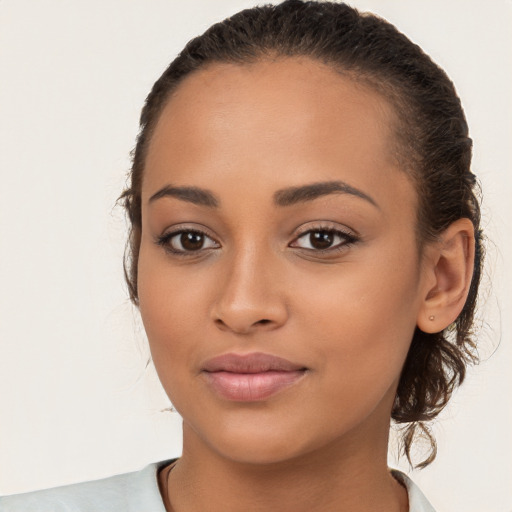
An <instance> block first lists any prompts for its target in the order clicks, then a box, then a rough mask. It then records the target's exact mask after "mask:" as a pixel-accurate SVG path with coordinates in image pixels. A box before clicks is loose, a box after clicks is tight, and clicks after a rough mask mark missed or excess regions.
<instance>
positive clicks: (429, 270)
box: [417, 219, 475, 333]
mask: <svg viewBox="0 0 512 512" xmlns="http://www.w3.org/2000/svg"><path fill="white" fill-rule="evenodd" d="M426 250H427V253H426V254H425V256H426V261H425V265H426V268H425V269H424V271H425V276H427V278H426V279H425V291H424V298H423V302H422V304H421V307H420V311H419V312H418V319H417V326H418V327H419V328H420V329H421V330H422V331H423V332H426V333H434V332H440V331H442V330H443V329H445V328H446V327H448V326H449V325H450V324H452V323H453V322H454V321H455V320H456V319H457V317H458V316H459V314H460V312H461V311H462V308H463V307H464V304H465V302H466V298H467V296H468V293H469V287H470V285H471V278H472V276H473V265H474V261H475V230H474V227H473V223H472V222H471V221H470V220H469V219H458V220H457V221H455V222H454V223H452V224H450V226H449V227H448V228H447V229H446V230H445V231H443V233H442V234H441V236H440V239H439V241H437V242H435V243H433V244H431V245H430V246H429V247H428V248H427V249H426Z"/></svg>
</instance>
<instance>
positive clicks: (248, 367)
mask: <svg viewBox="0 0 512 512" xmlns="http://www.w3.org/2000/svg"><path fill="white" fill-rule="evenodd" d="M202 370H203V371H205V372H232V373H262V372H269V371H280V372H294V371H298V370H306V367H305V366H304V365H300V364H296V363H292V362H291V361H288V360H287V359H284V358H282V357H278V356H274V355H271V354H265V353H262V352H253V353H251V354H233V353H231V354H223V355H220V356H217V357H214V358H212V359H209V360H208V361H206V363H205V364H204V365H203V367H202Z"/></svg>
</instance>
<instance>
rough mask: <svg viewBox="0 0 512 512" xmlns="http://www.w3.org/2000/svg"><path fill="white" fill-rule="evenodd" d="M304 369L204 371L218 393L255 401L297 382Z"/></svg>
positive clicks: (240, 400)
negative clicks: (249, 371) (251, 371)
mask: <svg viewBox="0 0 512 512" xmlns="http://www.w3.org/2000/svg"><path fill="white" fill-rule="evenodd" d="M305 373H306V371H305V370H297V371H289V372H285V371H268V372H261V373H232V372H222V371H221V372H204V375H205V376H206V380H207V381H208V383H209V384H210V386H211V387H212V388H213V390H214V391H216V392H217V393H218V394H219V395H221V396H222V397H223V398H226V399H228V400H234V401H238V402H257V401H260V400H265V399H266V398H269V397H271V396H272V395H275V394H276V393H279V391H282V390H284V389H286V388H288V387H290V386H293V384H295V383H297V382H298V381H299V380H300V379H301V378H302V377H303V376H304V375H305Z"/></svg>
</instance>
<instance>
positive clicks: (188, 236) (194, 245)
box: [179, 232, 204, 251]
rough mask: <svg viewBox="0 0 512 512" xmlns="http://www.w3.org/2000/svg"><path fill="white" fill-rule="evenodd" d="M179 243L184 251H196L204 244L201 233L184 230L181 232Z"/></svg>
mask: <svg viewBox="0 0 512 512" xmlns="http://www.w3.org/2000/svg"><path fill="white" fill-rule="evenodd" d="M179 239H180V244H181V247H183V249H185V250H186V251H197V250H199V249H202V247H203V245H204V235H203V234H202V233H194V232H186V233H181V235H180V237H179Z"/></svg>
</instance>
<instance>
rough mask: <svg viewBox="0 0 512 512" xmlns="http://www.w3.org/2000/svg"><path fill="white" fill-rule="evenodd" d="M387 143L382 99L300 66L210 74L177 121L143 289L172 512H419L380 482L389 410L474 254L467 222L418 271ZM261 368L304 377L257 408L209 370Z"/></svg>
mask: <svg viewBox="0 0 512 512" xmlns="http://www.w3.org/2000/svg"><path fill="white" fill-rule="evenodd" d="M394 126H395V118H394V112H393V109H392V107H391V106H390V105H389V104H388V103H387V101H386V100H385V99H384V98H383V97H382V96H381V95H379V94H378V93H376V92H374V91H372V90H371V89H369V88H367V87H366V86H363V85H362V84H358V83H355V82H354V81H352V80H351V79H350V78H348V77H347V76H343V75H341V74H339V73H337V72H335V71H334V70H332V69H331V68H329V67H327V66H325V65H323V64H321V63H319V62H316V61H313V60H311V59H308V58H288V59H278V60H268V61H260V62H257V63H253V64H247V65H230V64H214V65H211V66H209V67H207V68H205V69H203V70H201V71H199V72H196V73H195V74H192V75H190V76H189V77H187V78H186V79H185V80H184V81H183V82H182V84H181V85H180V86H179V87H178V89H177V91H176V92H175V94H174V95H173V96H172V98H171V99H170V101H169V102H168V104H167V105H166V107H165V109H164V111H163V113H162V115H161V118H160V119H159V122H158V124H157V127H156V129H155V132H154V134H153V136H152V140H151V143H150V147H149V151H148V154H147V159H146V166H145V171H144V179H143V186H142V240H141V247H140V256H139V264H138V271H139V277H138V290H139V300H140V311H141V315H142V319H143V322H144V326H145V328H146V331H147V335H148V339H149V343H150V348H151V353H152V357H153V360H154V363H155V367H156V369H157V372H158V375H159V378H160V380H161V382H162V385H163V387H164V389H165V390H166V392H167V394H168V395H169V398H170V399H171V401H172V403H173V405H174V407H175V408H176V409H177V410H178V412H179V413H180V414H181V415H182V417H183V434H184V445H183V455H182V457H181V458H180V459H179V461H178V463H177V464H176V465H175V466H174V468H173V469H172V471H170V472H169V471H168V468H167V469H166V470H164V471H162V472H161V474H160V485H161V490H162V494H163V498H164V503H165V506H166V508H167V510H168V511H171V510H172V511H174V512H195V511H205V510H208V511H209V512H216V511H219V512H221V511H222V512H231V511H233V512H235V511H236V512H239V511H240V510H244V511H248V512H252V511H265V512H267V511H269V510H276V511H277V510H279V511H283V512H287V511H290V512H291V511H293V512H306V511H308V512H309V511H311V510H318V511H323V512H329V511H333V512H334V511H336V512H339V511H350V512H369V511H372V512H379V511H382V512H384V511H386V512H398V511H400V512H405V511H407V510H408V504H407V493H406V491H405V489H404V488H402V487H401V485H399V484H398V483H397V482H396V481H395V479H394V478H393V477H392V476H391V475H390V472H389V469H388V467H387V444H388V432H389V423H390V413H391V408H392V404H393V399H394V396H395V391H396V387H397V384H398V379H399V375H400V371H401V368H402V365H403V363H404V360H405V357H406V355H407V351H408V349H409V345H410V342H411V339H412V336H413V332H414V330H415V328H416V326H419V327H420V328H422V329H423V330H425V331H427V332H436V331H440V330H442V329H443V328H445V327H446V326H447V325H449V324H450V323H451V322H453V321H454V319H455V318H456V317H457V315H458V314H459V312H460V310H461V309H462V307H463V304H464V301H465V298H466V296H467V292H468V287H469V280H470V277H471V269H472V262H473V257H474V256H473V252H474V249H473V247H474V240H473V226H472V224H471V222H470V221H469V220H467V219H460V220H459V221H457V222H455V223H454V224H452V225H451V226H450V227H449V228H448V230H447V231H446V232H445V233H444V234H443V236H442V237H440V239H439V241H438V242H436V243H431V244H428V245H426V246H424V247H423V248H422V250H421V253H420V249H419V244H418V240H417V236H416V231H415V228H416V211H417V203H418V201H417V195H416V192H415V188H414V185H413V183H412V181H411V180H410V179H409V177H408V175H407V173H406V172H404V171H403V170H402V169H400V168H399V167H398V163H397V161H396V159H395V157H394V148H395V145H394V139H393V129H394ZM319 183H320V184H326V183H329V184H330V185H327V186H325V185H322V186H320V187H318V186H317V187H313V188H311V187H309V188H308V189H307V190H306V191H305V192H304V190H303V192H304V193H303V194H302V195H300V194H297V191H296V189H297V188H299V187H308V186H310V185H312V184H319ZM333 183H334V185H333ZM198 189H200V190H199V191H198ZM332 189H336V190H332ZM319 190H321V192H318V191H319ZM166 191H167V192H166ZM169 191H171V192H169ZM315 191H316V192H315ZM308 193H309V195H308ZM283 198H284V199H283ZM286 198H288V201H287V200H286ZM290 198H292V199H290ZM279 199H281V200H279ZM201 233H202V234H201ZM319 239H320V243H319V242H318V240H319ZM431 317H434V320H432V319H431ZM254 352H264V353H267V354H272V355H276V356H279V357H282V358H285V359H288V360H290V361H292V362H294V363H298V364H300V365H301V366H303V367H305V368H307V371H306V372H305V374H304V376H303V378H301V379H299V380H298V382H296V383H294V384H293V385H292V386H290V387H288V388H286V389H284V390H282V391H280V392H278V393H277V394H274V395H272V396H271V397H269V398H267V399H265V400H261V401H253V402H239V401H232V400H227V399H226V398H224V397H222V396H219V394H218V393H216V392H215V390H213V389H212V387H211V386H210V385H209V384H208V381H207V380H206V379H205V378H204V373H203V372H202V371H201V369H202V366H203V365H204V363H205V361H206V360H208V359H210V358H212V357H216V356H219V355H222V354H226V353H235V354H249V353H254Z"/></svg>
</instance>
